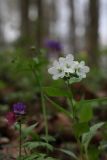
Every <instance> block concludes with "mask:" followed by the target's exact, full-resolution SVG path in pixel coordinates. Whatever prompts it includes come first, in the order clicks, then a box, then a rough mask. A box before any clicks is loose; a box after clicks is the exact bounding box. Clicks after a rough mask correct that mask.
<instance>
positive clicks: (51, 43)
mask: <svg viewBox="0 0 107 160" xmlns="http://www.w3.org/2000/svg"><path fill="white" fill-rule="evenodd" d="M45 47H46V48H49V49H52V50H55V51H58V52H61V51H62V45H61V43H60V42H58V41H55V40H46V41H45Z"/></svg>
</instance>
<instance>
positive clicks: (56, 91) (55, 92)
mask: <svg viewBox="0 0 107 160" xmlns="http://www.w3.org/2000/svg"><path fill="white" fill-rule="evenodd" d="M43 91H44V92H45V93H46V94H47V95H48V96H51V97H57V96H58V97H69V92H67V91H66V90H63V89H61V88H55V87H43Z"/></svg>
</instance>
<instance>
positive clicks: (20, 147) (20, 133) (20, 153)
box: [19, 119, 22, 158]
mask: <svg viewBox="0 0 107 160" xmlns="http://www.w3.org/2000/svg"><path fill="white" fill-rule="evenodd" d="M21 156H22V124H21V119H20V120H19V157H20V158H21Z"/></svg>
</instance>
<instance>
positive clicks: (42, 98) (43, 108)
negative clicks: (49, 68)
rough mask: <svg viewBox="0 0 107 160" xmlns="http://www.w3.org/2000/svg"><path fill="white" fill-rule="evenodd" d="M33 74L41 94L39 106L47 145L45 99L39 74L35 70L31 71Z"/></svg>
mask: <svg viewBox="0 0 107 160" xmlns="http://www.w3.org/2000/svg"><path fill="white" fill-rule="evenodd" d="M32 71H33V74H34V76H36V79H37V81H38V85H39V88H40V94H41V106H42V112H43V117H44V122H45V136H46V140H47V143H48V139H47V137H48V122H47V113H46V106H45V97H44V94H43V89H42V84H41V81H40V79H39V73H38V72H37V71H35V70H33V69H32Z"/></svg>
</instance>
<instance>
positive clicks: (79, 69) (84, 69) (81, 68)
mask: <svg viewBox="0 0 107 160" xmlns="http://www.w3.org/2000/svg"><path fill="white" fill-rule="evenodd" d="M89 70H90V69H89V67H88V66H85V62H84V61H81V62H80V63H78V64H77V66H76V74H77V75H78V76H79V78H81V79H82V78H86V73H88V72H89Z"/></svg>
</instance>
